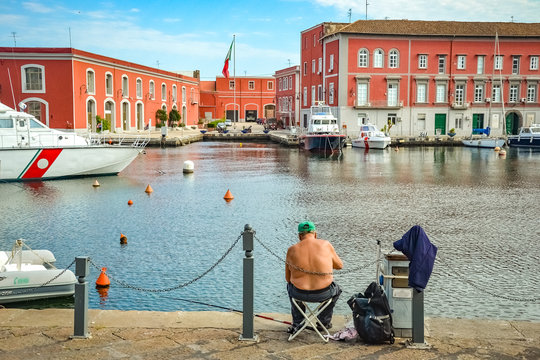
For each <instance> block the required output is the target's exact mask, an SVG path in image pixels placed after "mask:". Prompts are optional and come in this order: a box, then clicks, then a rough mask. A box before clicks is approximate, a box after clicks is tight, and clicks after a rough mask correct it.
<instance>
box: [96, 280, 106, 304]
mask: <svg viewBox="0 0 540 360" xmlns="http://www.w3.org/2000/svg"><path fill="white" fill-rule="evenodd" d="M96 291H97V293H98V295H99V307H100V308H101V309H106V308H107V299H108V298H109V287H99V286H96Z"/></svg>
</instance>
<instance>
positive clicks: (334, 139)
mask: <svg viewBox="0 0 540 360" xmlns="http://www.w3.org/2000/svg"><path fill="white" fill-rule="evenodd" d="M301 141H303V143H304V149H305V150H309V151H317V150H322V151H334V150H340V149H341V148H343V145H344V144H345V134H335V135H333V134H316V135H315V134H313V135H304V136H302V137H301Z"/></svg>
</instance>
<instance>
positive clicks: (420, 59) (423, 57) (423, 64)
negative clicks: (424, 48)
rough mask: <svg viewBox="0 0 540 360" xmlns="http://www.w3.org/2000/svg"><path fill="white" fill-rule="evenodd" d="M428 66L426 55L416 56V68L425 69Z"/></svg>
mask: <svg viewBox="0 0 540 360" xmlns="http://www.w3.org/2000/svg"><path fill="white" fill-rule="evenodd" d="M427 65H428V56H427V55H426V54H420V55H418V68H419V69H427Z"/></svg>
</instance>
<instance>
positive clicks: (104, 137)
mask: <svg viewBox="0 0 540 360" xmlns="http://www.w3.org/2000/svg"><path fill="white" fill-rule="evenodd" d="M86 137H87V138H88V139H89V140H88V141H89V142H90V144H92V145H103V144H109V145H112V144H115V145H124V146H128V145H130V146H132V147H136V148H144V147H146V145H148V143H149V142H150V133H149V132H145V133H143V134H141V135H139V134H138V135H130V134H128V133H122V134H118V133H108V132H104V133H93V132H91V133H88V134H87V135H86Z"/></svg>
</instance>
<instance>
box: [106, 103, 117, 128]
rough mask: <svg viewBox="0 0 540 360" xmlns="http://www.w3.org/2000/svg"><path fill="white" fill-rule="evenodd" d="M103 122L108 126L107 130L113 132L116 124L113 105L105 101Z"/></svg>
mask: <svg viewBox="0 0 540 360" xmlns="http://www.w3.org/2000/svg"><path fill="white" fill-rule="evenodd" d="M105 120H106V121H107V123H108V124H109V129H110V130H111V131H112V130H115V129H116V123H115V121H114V103H113V102H112V101H107V102H106V103H105Z"/></svg>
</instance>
